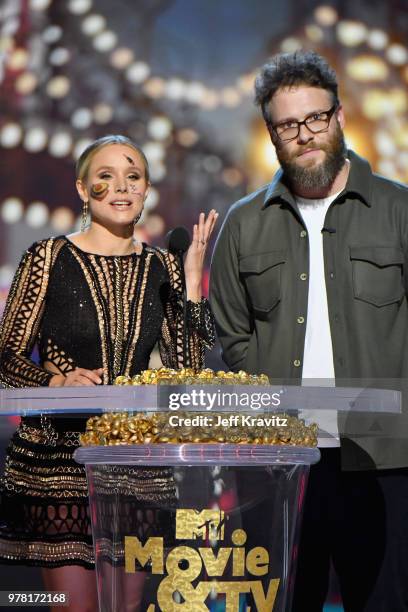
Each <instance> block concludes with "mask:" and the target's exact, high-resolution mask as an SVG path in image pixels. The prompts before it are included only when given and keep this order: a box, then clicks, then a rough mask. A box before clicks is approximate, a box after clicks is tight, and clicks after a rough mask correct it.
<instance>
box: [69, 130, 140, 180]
mask: <svg viewBox="0 0 408 612" xmlns="http://www.w3.org/2000/svg"><path fill="white" fill-rule="evenodd" d="M113 144H120V145H126V146H127V147H130V148H131V149H133V150H134V151H136V153H138V154H139V155H140V157H141V158H142V161H143V165H144V168H145V178H146V181H147V182H149V181H150V172H149V164H148V161H147V159H146V155H145V154H144V153H143V151H142V149H141V148H140V147H138V146H137V144H135V143H134V142H133V141H132V140H130V138H128V137H127V136H122V135H121V134H109V135H108V136H103V137H102V138H97V139H96V140H94V141H93V142H91V144H89V145H88V146H87V147H86V149H85V150H84V151H83V152H82V153H81V155H80V157H79V159H78V161H77V163H76V167H75V170H76V177H77V179H78V180H80V181H83V180H85V179H86V177H87V175H88V171H89V166H90V165H91V161H92V159H93V157H94V155H95V154H96V153H97V152H98V151H100V150H101V149H103V147H106V146H108V145H113Z"/></svg>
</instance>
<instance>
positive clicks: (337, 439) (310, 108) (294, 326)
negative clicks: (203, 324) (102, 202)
mask: <svg viewBox="0 0 408 612" xmlns="http://www.w3.org/2000/svg"><path fill="white" fill-rule="evenodd" d="M255 91H256V102H257V104H258V105H259V106H260V107H261V110H262V114H263V117H264V120H265V123H266V127H267V129H268V131H269V134H270V137H271V140H272V143H273V145H274V147H275V150H276V155H277V158H278V160H279V163H280V166H281V168H280V170H279V171H278V172H277V174H276V175H275V177H274V178H273V180H272V182H271V183H270V184H269V185H267V186H265V187H262V188H261V189H259V190H258V191H256V192H255V193H251V194H250V195H248V196H247V197H245V198H244V199H243V200H241V201H239V202H237V203H236V204H234V205H233V206H232V208H231V209H230V210H229V212H228V215H227V217H226V219H225V222H224V224H223V226H222V229H221V232H220V235H219V237H218V240H217V244H216V247H215V251H214V256H213V262H212V268H211V284H210V299H211V305H212V309H213V312H214V315H215V318H216V323H217V328H218V335H219V339H220V342H221V346H222V350H223V358H224V360H225V361H226V363H227V364H228V366H229V367H230V368H231V369H232V370H234V371H238V370H246V371H249V372H251V373H262V372H265V373H266V374H268V375H269V376H270V378H272V379H274V380H276V379H278V380H280V381H285V382H291V383H294V384H305V383H306V380H307V379H314V380H315V381H316V384H318V381H322V379H324V380H325V381H332V384H335V383H337V384H341V381H342V379H343V380H344V379H346V380H347V379H354V380H357V381H360V382H362V379H365V380H367V379H370V380H371V381H372V380H378V379H382V380H384V379H388V380H389V379H393V380H396V379H398V380H399V381H403V380H405V379H406V378H407V369H408V360H407V351H408V302H407V287H408V272H407V271H408V189H407V188H406V187H405V186H403V185H401V184H398V183H396V182H393V181H390V180H387V179H385V178H384V177H380V176H378V175H376V174H374V173H373V172H372V170H371V168H370V165H369V164H368V162H367V161H366V160H364V159H362V158H361V157H359V156H358V155H356V154H355V153H354V152H353V151H350V150H347V148H346V146H345V141H344V135H343V129H344V126H345V116H344V111H343V108H342V106H341V103H340V101H339V97H338V85H337V80H336V75H335V73H334V71H333V70H332V68H331V67H330V66H329V65H328V63H327V62H326V60H325V59H324V58H322V57H321V56H319V55H317V54H316V53H314V52H296V53H293V54H279V55H277V56H275V57H274V58H273V59H272V60H271V61H270V62H269V63H268V64H266V65H265V66H263V68H262V69H261V71H260V73H259V75H258V77H257V79H256V83H255ZM326 384H327V383H326ZM329 384H330V383H329ZM363 384H364V383H362V384H361V386H363ZM357 386H360V385H357ZM379 386H380V387H381V384H379ZM322 416H324V417H325V420H324V419H321V420H320V423H319V424H320V427H321V430H324V431H326V432H328V433H326V434H324V433H323V432H322V431H321V435H320V438H319V446H320V449H321V461H320V463H319V464H317V465H316V466H313V467H312V468H311V473H310V481H309V487H308V491H307V496H306V502H305V511H304V523H303V531H302V538H301V544H300V549H299V553H298V564H297V565H298V571H297V578H296V585H295V593H294V605H293V610H294V611H295V612H318V611H319V612H320V611H321V610H322V609H323V606H324V601H325V597H326V593H327V589H328V577H329V567H330V562H331V561H332V562H333V565H334V567H335V569H336V571H337V574H338V577H339V582H340V588H341V593H342V597H343V602H344V607H345V610H346V611H351V612H363V611H364V612H391V611H393V612H400V611H401V612H402V611H406V610H408V528H407V527H406V525H407V517H408V472H407V469H406V468H407V466H408V444H407V429H408V428H407V426H406V424H407V420H406V418H405V420H404V415H398V416H396V417H395V418H394V419H391V421H387V427H388V431H387V433H386V434H384V435H383V436H378V435H376V436H374V435H372V436H371V435H369V434H367V436H364V435H360V434H361V433H363V434H364V433H365V432H361V424H362V423H363V424H364V422H365V423H366V424H367V431H368V430H370V431H371V429H370V427H369V424H368V422H367V421H364V420H363V421H361V419H360V420H359V421H358V422H359V427H360V429H359V431H358V432H357V430H356V431H355V432H354V433H355V435H354V439H353V435H351V436H345V435H344V429H343V430H342V432H341V433H339V431H338V424H337V415H336V413H335V412H330V413H329V414H325V415H322ZM398 417H401V418H400V419H399V418H398ZM401 419H402V420H401ZM402 425H403V426H402ZM390 432H391V433H390ZM377 433H378V432H377ZM359 436H360V437H361V439H364V440H365V445H364V444H362V445H360V447H359V444H360V442H359ZM356 448H359V450H360V451H361V452H357V451H356Z"/></svg>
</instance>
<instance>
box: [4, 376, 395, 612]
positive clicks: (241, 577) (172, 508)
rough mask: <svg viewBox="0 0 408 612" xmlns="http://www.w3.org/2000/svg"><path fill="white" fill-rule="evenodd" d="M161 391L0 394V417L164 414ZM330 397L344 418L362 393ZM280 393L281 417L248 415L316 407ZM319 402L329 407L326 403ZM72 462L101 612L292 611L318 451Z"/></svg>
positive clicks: (196, 450) (206, 451) (129, 449)
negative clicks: (86, 508)
mask: <svg viewBox="0 0 408 612" xmlns="http://www.w3.org/2000/svg"><path fill="white" fill-rule="evenodd" d="M253 389H254V388H253ZM253 389H252V390H253ZM169 390H170V391H173V390H174V388H169ZM229 390H230V391H231V392H232V391H233V390H234V387H232V386H231V387H230V389H229ZM248 390H249V387H246V391H248ZM259 390H260V388H259V387H257V391H259ZM261 390H262V391H267V390H269V391H270V392H271V393H272V391H273V388H272V387H262V388H261ZM165 391H166V390H165V389H160V390H158V389H156V388H154V387H148V386H146V387H132V386H128V387H109V386H106V387H94V388H85V387H82V388H81V387H76V388H65V387H63V388H52V389H49V388H47V389H23V390H21V389H20V390H17V389H16V390H1V391H0V413H1V414H3V415H6V414H20V415H29V416H34V415H38V414H49V415H53V416H55V415H62V416H63V417H64V418H69V417H70V416H75V417H76V418H77V417H78V415H80V414H83V415H85V414H86V415H87V416H91V415H92V414H98V413H99V414H100V413H103V412H106V411H111V412H124V411H130V412H146V413H154V412H165V411H166V408H165V407H164V405H163V393H164V395H165ZM333 391H337V396H336V397H334V396H333V397H334V399H335V401H334V400H333V404H335V405H336V409H337V410H342V403H343V404H344V407H343V409H344V410H349V409H350V403H351V402H350V399H351V400H352V401H353V403H355V402H354V400H355V398H358V397H359V396H361V393H362V390H361V389H360V390H359V389H352V390H344V389H343V390H341V389H340V390H339V389H336V390H331V392H333ZM285 393H286V395H285V402H283V405H281V406H280V409H279V410H277V408H276V407H274V408H273V409H272V408H271V409H269V410H266V409H264V410H261V411H259V410H258V411H257V414H260V413H265V412H269V413H277V412H280V411H282V410H289V409H291V408H293V407H294V408H295V409H299V407H300V406H301V405H311V404H312V405H313V406H316V404H318V401H317V396H316V397H315V396H313V390H312V389H310V388H309V389H307V388H305V389H302V392H301V393H299V387H292V388H290V387H288V388H287V390H285ZM386 393H387V392H386ZM390 394H391V395H390V396H389V397H385V396H383V401H382V404H381V403H380V404H379V403H378V399H376V398H375V397H374V400H375V402H376V405H377V410H382V409H383V405H385V404H386V403H387V402H388V403H389V400H390V399H391V400H392V401H393V402H394V403H395V402H396V401H397V398H396V397H395V395H393V392H390ZM324 395H325V392H324ZM370 397H371V396H370ZM374 400H373V401H374ZM394 400H395V401H394ZM370 401H371V400H370ZM302 402H303V403H302ZM308 402H309V403H308ZM323 403H324V406H326V407H327V405H328V402H327V397H326V396H325V397H324V400H323ZM363 404H364V407H363V408H362V410H364V411H365V410H367V402H365V403H364V402H363ZM317 407H319V406H317ZM167 410H168V407H167ZM183 410H184V411H188V407H184V408H183ZM191 410H192V411H193V412H195V413H196V412H197V408H194V409H191ZM239 410H241V411H242V408H240V407H239V406H230V407H229V408H228V409H225V410H224V411H225V412H227V413H228V412H235V413H236V412H239ZM245 412H248V409H246V410H245ZM74 456H75V459H76V461H78V462H79V463H81V464H84V465H85V469H86V474H87V480H88V490H89V501H90V510H91V518H92V532H93V540H94V551H95V561H96V574H97V583H98V595H99V610H100V612H116V611H119V610H120V611H122V610H123V611H124V610H126V611H129V612H136V611H137V610H143V611H148V612H159V611H163V612H173V611H174V612H176V611H177V612H178V611H180V612H190V611H191V612H199V611H203V612H205V611H207V610H210V611H212V612H218V611H225V612H241V611H242V612H248V611H249V610H251V611H256V610H258V611H262V612H271V611H273V612H284V611H285V612H290V609H291V600H292V595H293V585H294V578H295V571H296V554H297V546H298V542H299V533H300V529H301V519H302V511H303V503H304V499H305V492H306V488H307V480H308V474H309V468H310V465H312V464H313V463H316V462H317V461H318V460H319V456H320V453H319V450H318V449H317V448H309V447H300V446H285V445H279V446H278V445H276V446H275V445H269V444H259V445H258V444H238V443H237V444H229V443H217V444H215V443H183V444H180V443H153V444H151V443H149V444H132V445H117V446H88V447H80V448H78V449H77V450H76V451H75V455H74ZM142 481H143V483H144V485H143V486H141V482H142ZM152 483H154V487H153V488H152V486H153V485H152ZM149 487H150V488H149ZM153 489H154V493H152V494H149V491H150V492H151V491H153Z"/></svg>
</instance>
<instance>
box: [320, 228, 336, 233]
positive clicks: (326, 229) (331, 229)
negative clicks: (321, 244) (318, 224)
mask: <svg viewBox="0 0 408 612" xmlns="http://www.w3.org/2000/svg"><path fill="white" fill-rule="evenodd" d="M323 232H327V233H328V234H335V233H336V230H335V229H334V227H324V228H323V229H322V234H323Z"/></svg>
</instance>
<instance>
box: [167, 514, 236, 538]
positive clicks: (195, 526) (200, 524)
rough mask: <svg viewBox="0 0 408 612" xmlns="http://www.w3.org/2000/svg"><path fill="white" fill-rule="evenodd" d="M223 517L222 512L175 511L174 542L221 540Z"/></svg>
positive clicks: (222, 536) (222, 535)
mask: <svg viewBox="0 0 408 612" xmlns="http://www.w3.org/2000/svg"><path fill="white" fill-rule="evenodd" d="M224 515H225V512H223V511H222V510H207V509H206V510H194V509H189V508H183V509H182V510H177V512H176V540H196V539H198V538H202V539H203V540H223V539H224V523H225V516H224Z"/></svg>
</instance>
